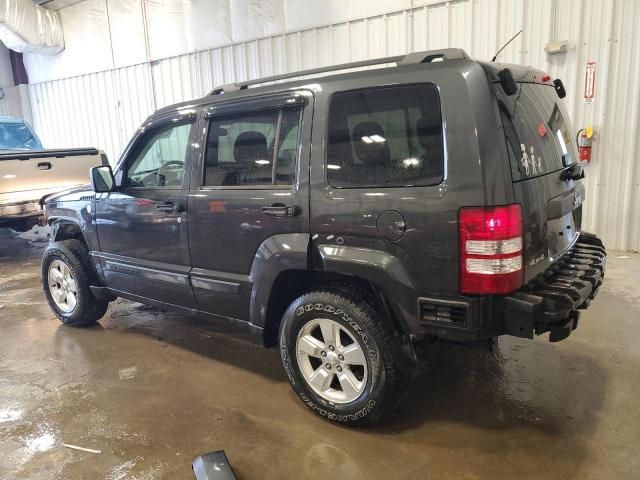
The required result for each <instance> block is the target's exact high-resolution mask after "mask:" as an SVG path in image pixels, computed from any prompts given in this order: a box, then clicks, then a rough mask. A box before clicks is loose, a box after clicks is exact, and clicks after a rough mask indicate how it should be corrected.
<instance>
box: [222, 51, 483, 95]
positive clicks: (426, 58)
mask: <svg viewBox="0 0 640 480" xmlns="http://www.w3.org/2000/svg"><path fill="white" fill-rule="evenodd" d="M466 58H470V57H469V55H467V52H465V51H464V50H462V49H460V48H444V49H442V50H429V51H424V52H413V53H409V54H407V55H396V56H393V57H382V58H376V59H373V60H361V61H359V62H350V63H341V64H339V65H329V66H327V67H319V68H311V69H309V70H300V71H297V72H290V73H283V74H280V75H272V76H270V77H262V78H255V79H253V80H247V81H246V82H240V83H230V84H227V85H221V86H219V87H216V88H214V89H213V90H211V92H210V93H209V95H219V94H221V93H231V92H237V91H240V90H246V89H247V88H249V87H250V86H251V85H257V84H260V83H268V82H276V81H278V80H286V79H287V78H295V77H306V76H309V75H317V74H320V73H328V72H335V71H339V70H348V69H351V68H360V67H371V66H373V65H382V64H385V63H395V64H396V65H399V66H400V65H412V64H417V63H431V62H434V61H445V60H456V59H466Z"/></svg>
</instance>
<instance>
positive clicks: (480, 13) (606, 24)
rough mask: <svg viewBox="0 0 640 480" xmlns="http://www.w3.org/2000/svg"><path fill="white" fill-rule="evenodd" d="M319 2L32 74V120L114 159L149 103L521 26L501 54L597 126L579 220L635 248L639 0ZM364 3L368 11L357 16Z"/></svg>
mask: <svg viewBox="0 0 640 480" xmlns="http://www.w3.org/2000/svg"><path fill="white" fill-rule="evenodd" d="M154 1H156V0H154ZM158 1H159V0H158ZM234 1H235V0H234ZM320 3H321V2H313V3H309V2H306V1H304V2H303V1H302V0H284V7H285V24H286V27H287V28H289V25H297V28H298V29H300V28H305V27H306V26H308V24H307V23H304V22H321V21H324V22H325V23H328V22H333V23H334V24H332V25H327V26H322V27H317V28H307V29H304V30H299V31H293V32H288V33H284V32H282V33H281V34H278V35H274V36H271V37H266V38H261V39H258V40H251V41H246V42H243V43H235V44H232V45H227V46H221V47H218V48H214V49H210V50H205V51H199V52H196V53H190V54H187V55H180V56H176V57H173V58H166V59H162V60H159V61H155V62H152V64H148V63H145V64H142V65H137V66H133V67H128V68H122V69H119V70H112V71H107V72H103V73H99V74H91V75H84V76H81V77H76V78H71V79H65V80H59V81H55V82H47V83H42V84H37V85H31V86H30V92H31V98H32V103H33V110H34V118H35V119H36V121H35V123H36V128H38V130H39V131H40V132H41V134H42V136H43V140H44V141H45V143H47V144H49V145H51V146H54V145H55V146H84V145H95V146H97V147H100V148H103V149H105V150H106V151H107V152H108V153H109V155H110V156H111V157H112V161H113V158H114V156H115V154H116V153H117V152H119V151H120V150H121V149H122V148H123V146H124V144H125V143H126V141H127V139H128V137H129V135H130V134H131V133H132V131H133V130H134V129H135V127H136V125H138V124H139V123H140V122H141V121H142V120H143V118H144V117H145V116H146V115H147V114H148V113H150V112H151V111H152V110H153V109H155V108H159V107H162V106H164V105H168V104H171V103H175V102H178V101H183V100H189V99H192V98H195V97H199V96H202V95H204V94H205V93H206V92H208V91H209V90H211V89H212V88H213V87H214V86H216V85H222V84H225V83H231V82H234V81H240V80H245V79H249V78H258V77H262V76H267V75H273V74H277V73H282V72H286V71H295V70H299V69H303V68H312V67H315V66H319V65H329V64H336V63H344V62H349V61H356V60H362V59H366V58H375V57H380V56H385V55H394V54H400V53H404V52H409V51H412V50H413V51H415V50H424V49H434V48H442V47H463V48H465V49H467V51H468V52H469V53H470V54H471V55H473V56H475V57H476V58H478V59H481V60H489V59H490V58H491V57H492V56H493V54H494V53H495V52H496V50H497V49H498V48H499V47H500V46H501V45H502V44H503V43H504V42H506V41H507V40H508V39H509V38H511V37H512V36H513V35H514V34H515V33H516V32H517V31H518V30H520V29H524V32H523V35H521V36H520V37H518V38H517V39H516V40H515V41H514V42H513V43H512V44H511V45H509V46H508V47H507V48H505V50H504V51H503V52H502V53H501V54H500V56H499V57H498V59H499V61H503V62H514V63H522V64H525V65H533V66H535V67H538V68H541V69H543V70H546V71H549V72H550V73H551V74H552V75H554V76H557V77H560V78H562V79H563V81H564V83H565V86H566V88H567V91H568V95H567V98H566V104H567V106H568V109H569V111H570V112H571V113H572V117H573V120H574V126H575V127H576V129H577V128H580V127H582V126H584V125H585V124H586V123H593V124H594V125H595V127H596V132H597V138H596V141H595V144H594V151H593V158H594V160H593V161H592V163H591V164H590V165H589V170H588V173H587V179H586V184H587V192H588V195H587V201H586V203H585V212H584V227H585V229H590V230H595V231H596V232H597V233H599V234H600V235H602V236H603V237H604V239H605V240H606V243H607V246H608V247H609V248H618V249H634V250H639V249H640V215H638V214H637V212H638V211H640V188H639V187H640V184H639V183H640V180H639V179H640V136H638V135H637V131H638V128H639V127H640V124H639V122H640V105H639V103H640V99H639V92H640V89H639V88H638V87H639V86H640V36H639V35H637V32H636V30H637V19H638V18H640V2H636V1H634V0H456V1H440V2H438V1H430V0H426V1H423V2H419V1H418V0H414V2H413V5H414V7H413V8H405V7H403V6H402V5H404V4H402V3H398V4H397V5H400V7H399V8H405V9H404V10H400V11H397V12H391V11H390V10H389V9H386V10H384V11H381V12H380V14H378V13H377V12H378V11H377V10H370V9H364V8H362V15H360V16H358V15H357V14H356V13H357V12H355V11H354V8H355V7H353V6H352V5H351V2H349V6H347V3H348V2H338V1H337V0H336V1H335V2H332V3H330V5H331V8H329V7H327V4H326V2H325V3H324V4H323V5H324V6H323V7H322V8H320V7H319V6H318V5H319V4H320ZM334 3H335V5H334ZM356 3H358V4H362V5H364V3H362V2H356ZM374 3H376V2H374ZM251 4H252V1H251V0H241V1H239V2H238V3H237V6H238V8H241V9H248V8H249V6H250V5H251ZM277 4H278V2H277V1H274V2H272V5H275V6H277ZM376 4H377V3H376ZM333 7H335V8H333ZM358 11H360V10H358ZM554 11H555V12H556V13H555V16H554V13H553V12H554ZM295 12H298V14H296V13H295ZM365 13H368V14H369V16H368V17H366V18H361V19H357V18H358V17H364V16H365V15H364V14H365ZM303 14H304V15H303ZM293 17H295V18H293ZM292 18H293V20H292ZM296 19H297V20H296ZM294 20H296V21H298V23H295V22H294ZM292 22H293V23H292ZM315 24H316V23H314V25H315ZM553 39H556V40H568V41H569V51H568V52H567V53H566V54H559V55H551V56H548V55H546V54H545V53H544V50H543V48H544V45H545V43H546V42H548V41H550V40H553ZM158 54H160V53H158ZM587 61H596V62H597V78H596V98H595V102H594V103H593V104H590V105H586V104H585V103H584V101H583V89H584V68H585V63H586V62H587Z"/></svg>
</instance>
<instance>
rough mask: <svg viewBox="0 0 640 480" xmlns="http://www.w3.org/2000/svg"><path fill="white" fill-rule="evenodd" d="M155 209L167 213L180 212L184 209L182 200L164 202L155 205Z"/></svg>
mask: <svg viewBox="0 0 640 480" xmlns="http://www.w3.org/2000/svg"><path fill="white" fill-rule="evenodd" d="M156 209H157V210H160V211H161V212H167V213H182V212H184V211H185V208H184V204H183V203H182V202H177V203H176V202H164V203H161V204H160V205H156Z"/></svg>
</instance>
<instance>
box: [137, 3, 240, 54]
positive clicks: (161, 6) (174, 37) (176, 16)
mask: <svg viewBox="0 0 640 480" xmlns="http://www.w3.org/2000/svg"><path fill="white" fill-rule="evenodd" d="M145 7H146V12H147V31H148V34H149V53H150V57H151V58H150V60H157V59H161V58H166V57H172V56H175V55H181V54H183V53H187V52H195V51H198V50H206V49H209V48H214V47H219V46H222V45H227V44H229V43H231V41H232V39H231V19H230V7H229V0H145Z"/></svg>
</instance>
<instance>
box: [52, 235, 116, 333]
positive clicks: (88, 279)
mask: <svg viewBox="0 0 640 480" xmlns="http://www.w3.org/2000/svg"><path fill="white" fill-rule="evenodd" d="M91 285H97V279H96V274H95V271H94V270H93V267H92V266H91V264H90V262H89V253H88V252H87V248H86V247H85V246H84V244H83V243H82V242H80V241H78V240H63V241H61V242H56V243H53V244H52V245H51V246H49V247H48V248H47V250H45V252H44V256H43V257H42V286H43V288H44V293H45V295H46V297H47V302H48V303H49V307H51V310H53V312H54V313H55V314H56V316H57V317H58V318H59V319H60V321H61V322H62V323H65V324H67V325H73V326H89V325H94V324H95V323H96V322H97V321H98V320H99V319H100V318H102V317H103V316H104V314H105V313H106V311H107V308H108V306H109V304H108V302H105V301H101V300H97V299H96V298H95V297H94V296H93V294H92V293H91V288H90V286H91Z"/></svg>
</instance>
